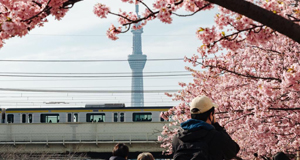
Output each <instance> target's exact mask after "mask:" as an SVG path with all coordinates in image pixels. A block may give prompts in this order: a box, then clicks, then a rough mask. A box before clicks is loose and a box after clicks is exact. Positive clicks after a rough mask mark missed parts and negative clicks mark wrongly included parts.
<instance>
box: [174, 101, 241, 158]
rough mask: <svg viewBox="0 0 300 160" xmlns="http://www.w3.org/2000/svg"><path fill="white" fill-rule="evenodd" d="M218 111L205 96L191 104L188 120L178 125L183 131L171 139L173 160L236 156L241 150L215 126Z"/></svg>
mask: <svg viewBox="0 0 300 160" xmlns="http://www.w3.org/2000/svg"><path fill="white" fill-rule="evenodd" d="M217 107H218V105H216V104H214V103H213V102H212V100H211V99H210V98H209V97H207V96H198V97H196V98H194V99H193V100H192V102H191V104H190V111H191V119H189V120H187V121H186V122H183V123H181V128H182V129H183V130H180V131H179V132H178V134H177V135H175V136H174V138H173V142H172V148H173V159H174V160H204V159H210V160H223V159H231V158H234V157H235V156H236V154H237V153H238V152H239V150H240V147H239V145H238V144H237V143H236V142H235V141H233V140H232V139H231V137H230V136H229V135H228V133H227V132H226V131H225V129H224V128H223V127H221V126H220V125H219V123H218V122H217V120H216V118H215V113H214V109H215V108H217Z"/></svg>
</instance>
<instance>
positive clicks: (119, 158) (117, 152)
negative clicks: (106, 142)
mask: <svg viewBox="0 0 300 160" xmlns="http://www.w3.org/2000/svg"><path fill="white" fill-rule="evenodd" d="M128 154H129V148H128V147H127V146H126V145H125V144H124V143H118V144H116V145H115V147H114V149H113V151H112V155H113V156H111V157H110V158H109V160H126V159H127V157H128Z"/></svg>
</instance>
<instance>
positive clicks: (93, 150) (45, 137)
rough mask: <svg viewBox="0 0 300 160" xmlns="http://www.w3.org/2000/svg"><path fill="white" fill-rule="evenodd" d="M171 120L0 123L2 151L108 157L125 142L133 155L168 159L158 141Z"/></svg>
mask: <svg viewBox="0 0 300 160" xmlns="http://www.w3.org/2000/svg"><path fill="white" fill-rule="evenodd" d="M165 123H167V122H140V123H138V122H117V123H116V122H111V123H110V122H107V123H80V122H78V123H31V124H28V123H24V124H14V123H6V124H0V153H57V154H64V153H86V154H87V155H88V156H89V157H92V158H103V159H106V158H108V157H109V156H111V151H112V149H113V147H114V145H115V144H116V143H125V144H127V145H128V147H129V150H130V156H129V158H130V157H132V158H135V157H136V156H137V154H139V153H140V152H151V153H153V154H154V155H155V157H156V158H166V157H168V156H164V155H162V151H163V149H162V148H160V143H159V142H158V141H157V136H158V135H160V133H161V131H162V127H163V125H165Z"/></svg>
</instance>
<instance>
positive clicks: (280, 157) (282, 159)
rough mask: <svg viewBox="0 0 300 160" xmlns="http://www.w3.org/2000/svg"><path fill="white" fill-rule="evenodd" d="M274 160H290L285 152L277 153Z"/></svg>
mask: <svg viewBox="0 0 300 160" xmlns="http://www.w3.org/2000/svg"><path fill="white" fill-rule="evenodd" d="M273 160H289V157H288V156H287V155H286V154H285V153H283V152H277V153H276V154H275V155H274V157H273Z"/></svg>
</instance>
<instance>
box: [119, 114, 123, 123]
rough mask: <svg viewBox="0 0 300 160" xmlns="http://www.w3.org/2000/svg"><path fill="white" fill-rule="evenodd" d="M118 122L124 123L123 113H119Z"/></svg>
mask: <svg viewBox="0 0 300 160" xmlns="http://www.w3.org/2000/svg"><path fill="white" fill-rule="evenodd" d="M120 122H124V113H120Z"/></svg>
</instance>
